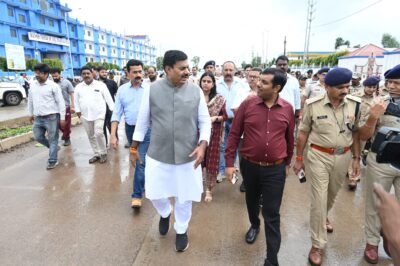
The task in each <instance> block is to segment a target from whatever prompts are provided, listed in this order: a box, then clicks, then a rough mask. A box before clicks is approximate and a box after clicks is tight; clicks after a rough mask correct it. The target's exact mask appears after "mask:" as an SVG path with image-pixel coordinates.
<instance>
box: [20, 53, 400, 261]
mask: <svg viewBox="0 0 400 266" xmlns="http://www.w3.org/2000/svg"><path fill="white" fill-rule="evenodd" d="M163 60H164V61H163V70H164V76H163V77H162V78H160V77H158V75H157V70H156V68H155V67H149V68H148V69H146V71H145V69H144V65H143V63H142V62H141V61H139V60H136V59H131V60H129V61H128V63H127V65H126V68H125V73H126V74H125V76H123V77H122V78H121V79H120V80H119V81H118V83H119V84H117V83H116V82H115V81H113V80H111V79H109V78H108V77H107V71H106V70H105V69H104V68H101V67H100V68H98V69H93V68H90V67H83V68H82V69H81V76H82V82H80V83H79V84H77V85H76V86H75V88H74V87H73V86H72V84H71V83H70V82H69V81H68V80H66V79H63V78H62V77H61V75H60V70H59V69H50V68H49V67H48V66H47V65H45V64H38V65H37V66H35V68H34V70H35V73H36V81H35V82H33V83H32V84H31V85H30V93H29V97H28V107H29V112H30V115H31V120H32V121H33V123H34V127H33V132H34V136H35V139H36V140H37V141H38V142H40V143H41V144H43V145H45V146H46V147H48V148H49V159H48V163H47V169H49V170H50V169H53V168H55V167H56V166H57V165H58V150H59V147H58V141H59V130H61V132H62V133H63V135H62V140H63V141H64V145H65V146H69V145H71V141H70V133H71V114H72V113H76V114H77V116H78V117H79V118H80V120H81V121H82V124H83V127H84V129H85V131H86V133H87V136H88V139H89V142H90V145H91V147H92V150H93V157H91V158H90V159H89V163H90V164H92V163H96V162H99V163H105V162H106V161H107V146H108V147H112V148H114V149H117V148H118V147H119V140H120V139H121V136H118V134H117V132H118V127H119V124H120V123H121V121H123V122H124V128H125V137H126V139H127V143H126V144H125V147H126V148H129V154H130V161H131V163H132V166H133V167H135V173H134V178H133V193H132V202H131V206H132V208H135V209H139V208H141V206H142V198H143V196H144V195H145V196H146V198H148V199H149V200H150V201H151V202H152V204H153V206H154V208H155V209H156V211H157V213H158V214H159V215H160V221H159V233H160V234H161V235H166V234H167V233H168V231H169V227H170V217H171V214H172V212H173V213H174V217H175V219H174V220H175V223H174V229H175V231H176V242H175V249H176V251H181V252H182V251H185V250H186V249H187V248H188V247H189V239H188V235H187V230H188V227H189V222H190V220H191V216H192V202H193V201H195V202H200V201H201V197H202V194H203V192H204V201H205V202H206V203H208V204H211V202H212V200H213V196H214V195H213V189H214V188H215V186H216V185H217V183H218V182H222V181H223V180H224V179H227V180H228V181H229V182H232V183H233V182H235V181H236V180H237V176H238V175H239V173H240V174H241V176H242V183H241V185H240V191H241V192H243V193H245V200H246V207H247V213H248V217H249V222H250V227H249V229H248V231H247V233H246V234H245V237H244V238H245V241H246V242H247V243H249V244H251V243H254V242H255V241H256V239H257V236H258V234H259V231H260V226H261V225H260V224H261V221H260V218H259V213H260V211H261V213H262V215H263V218H264V226H265V238H266V246H267V248H266V253H267V255H266V259H265V265H279V262H278V252H279V249H280V244H281V233H280V206H281V202H282V196H283V191H284V187H285V179H286V177H287V176H288V174H289V171H290V170H291V168H293V171H294V173H295V174H300V173H301V172H303V171H304V172H305V174H306V176H307V178H308V180H310V182H311V193H310V196H311V208H310V231H311V242H312V245H311V249H310V253H309V256H308V259H309V262H310V263H311V265H321V264H322V261H323V256H324V249H325V247H326V244H327V240H328V239H327V234H328V233H332V232H333V231H334V226H333V224H332V223H331V222H330V221H329V218H328V214H329V211H330V210H331V209H332V208H333V205H334V202H335V198H336V196H337V194H338V191H339V190H340V188H341V187H342V185H343V183H344V182H345V181H346V180H348V187H349V189H351V190H354V189H356V187H357V181H358V180H359V177H360V174H361V171H360V169H361V167H360V164H361V162H363V164H365V165H366V167H367V168H366V171H365V172H366V176H365V178H366V187H367V188H366V211H365V234H366V247H365V251H364V257H365V259H366V261H368V262H369V263H373V264H375V263H377V262H378V259H379V256H378V245H379V242H380V240H381V238H383V241H384V248H385V251H386V253H387V254H388V255H389V256H390V255H391V254H393V258H394V259H396V258H398V251H399V245H398V242H396V241H398V239H399V238H396V237H394V236H393V235H392V234H394V235H398V233H397V232H396V233H394V232H392V231H393V230H394V229H393V226H391V227H390V226H388V225H387V224H388V223H385V222H384V223H383V224H382V225H381V222H380V219H379V214H378V213H380V214H381V215H382V217H383V216H385V215H386V216H387V209H384V208H382V207H380V208H378V207H377V203H378V200H377V197H376V196H375V194H374V188H375V192H376V193H377V194H378V196H379V198H380V199H381V201H383V199H386V200H387V201H390V200H388V199H389V198H388V196H387V192H389V191H390V190H391V188H392V187H394V189H395V192H396V197H397V200H400V170H399V169H394V168H393V167H391V166H390V164H378V163H377V162H376V150H373V149H371V148H370V146H371V145H370V144H369V143H373V141H374V136H375V134H376V133H377V131H378V130H379V129H380V128H381V127H383V126H389V127H396V128H400V120H399V117H398V116H396V115H393V114H388V113H387V112H385V109H386V106H387V105H388V103H390V102H391V103H394V104H399V103H400V65H398V66H396V67H394V68H393V69H391V70H389V71H387V72H386V73H385V74H384V78H385V85H383V86H379V84H380V77H377V76H370V77H368V78H366V79H365V80H363V82H362V83H361V77H360V75H358V74H357V73H352V72H351V71H350V70H348V69H345V68H332V69H329V68H321V69H319V70H318V71H317V73H315V74H314V73H313V71H312V70H309V71H307V73H304V75H303V74H302V73H301V72H291V71H290V70H289V59H288V58H287V57H286V56H279V57H278V58H277V60H276V62H275V63H276V67H275V68H267V69H265V70H263V69H261V68H258V67H253V66H251V65H247V66H245V67H244V68H243V70H242V71H239V70H238V69H237V67H236V65H235V63H234V62H233V61H226V62H224V63H223V64H222V67H221V69H220V72H219V71H218V68H216V63H215V61H213V60H210V61H208V62H206V64H205V65H204V67H203V70H202V71H199V69H198V67H197V66H194V67H192V68H191V69H190V67H189V63H188V58H187V55H186V54H185V53H184V52H182V51H178V50H171V51H167V52H166V53H165V55H164V59H163ZM199 72H200V73H201V74H200V73H199ZM49 74H51V75H52V79H53V81H51V80H50V79H49ZM361 84H362V85H361ZM399 116H400V114H399ZM122 119H123V120H122ZM108 133H109V135H110V138H109V139H108V138H107V134H108ZM293 156H294V157H295V159H294V162H292V157H293ZM203 182H204V184H205V189H204V188H203ZM376 183H378V184H380V185H381V186H382V187H379V188H376ZM374 186H375V187H374ZM385 191H386V192H385ZM172 197H173V198H175V203H174V204H175V205H174V207H172V203H171V202H170V198H172ZM392 205H393V206H394V207H393V208H397V209H396V210H398V208H400V207H398V206H397V205H396V204H392ZM380 206H382V205H380ZM385 212H386V213H385ZM397 213H398V211H397ZM399 219H400V218H399ZM382 226H384V228H383V230H381V229H382ZM387 230H388V231H387ZM391 230H392V231H391ZM388 234H390V237H389V238H386V236H388ZM387 240H388V241H387Z"/></svg>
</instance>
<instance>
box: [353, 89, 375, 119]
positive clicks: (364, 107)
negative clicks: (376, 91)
mask: <svg viewBox="0 0 400 266" xmlns="http://www.w3.org/2000/svg"><path fill="white" fill-rule="evenodd" d="M354 96H357V97H359V98H360V99H361V107H360V126H363V125H364V124H365V123H366V122H367V120H368V116H369V109H370V108H371V105H372V103H373V102H374V96H373V95H372V96H368V95H366V94H365V92H364V90H362V91H359V92H357V93H355V95H354Z"/></svg>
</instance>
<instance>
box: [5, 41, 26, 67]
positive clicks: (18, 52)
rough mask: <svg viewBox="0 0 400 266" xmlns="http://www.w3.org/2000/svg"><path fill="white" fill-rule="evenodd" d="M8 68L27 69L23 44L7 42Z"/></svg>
mask: <svg viewBox="0 0 400 266" xmlns="http://www.w3.org/2000/svg"><path fill="white" fill-rule="evenodd" d="M4 48H5V50H6V59H7V68H8V69H12V70H25V69H26V64H25V53H24V47H23V46H21V45H15V44H9V43H5V44H4Z"/></svg>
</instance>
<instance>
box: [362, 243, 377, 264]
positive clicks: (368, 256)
mask: <svg viewBox="0 0 400 266" xmlns="http://www.w3.org/2000/svg"><path fill="white" fill-rule="evenodd" d="M364 259H365V260H366V261H367V262H368V263H371V264H377V263H378V259H379V257H378V246H373V245H370V244H368V243H367V245H366V246H365V250H364Z"/></svg>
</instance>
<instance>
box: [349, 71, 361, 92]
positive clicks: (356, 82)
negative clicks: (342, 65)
mask: <svg viewBox="0 0 400 266" xmlns="http://www.w3.org/2000/svg"><path fill="white" fill-rule="evenodd" d="M362 88H363V87H362V86H361V74H358V73H353V76H352V77H351V86H350V88H349V94H350V95H354V94H356V93H358V92H359V91H362Z"/></svg>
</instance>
